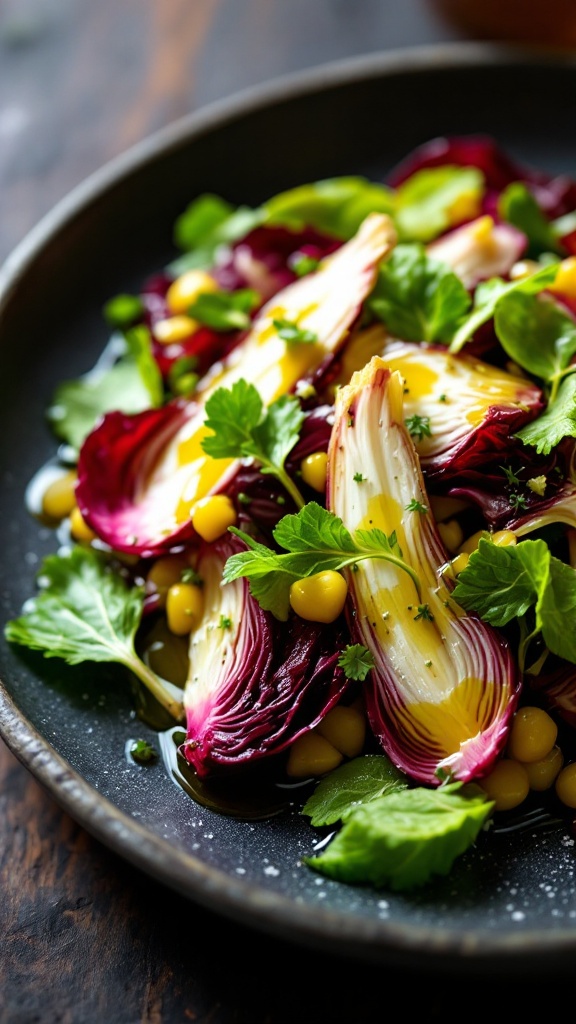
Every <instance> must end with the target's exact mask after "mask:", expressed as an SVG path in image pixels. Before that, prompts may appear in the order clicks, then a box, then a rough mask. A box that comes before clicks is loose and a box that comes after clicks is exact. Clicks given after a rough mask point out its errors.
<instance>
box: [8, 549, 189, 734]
mask: <svg viewBox="0 0 576 1024" xmlns="http://www.w3.org/2000/svg"><path fill="white" fill-rule="evenodd" d="M39 579H40V580H41V581H42V583H43V586H42V589H41V590H40V591H39V593H38V595H37V597H36V598H35V600H34V603H33V606H32V608H31V609H30V610H29V611H26V612H25V614H23V615H21V616H20V617H19V618H17V619H13V620H12V621H10V622H8V624H7V625H6V628H5V636H6V639H7V640H8V641H10V642H12V643H16V644H20V645H21V646H24V647H29V648H31V649H32V650H37V651H42V653H43V654H44V656H45V657H46V658H62V659H63V660H64V661H66V662H67V663H68V664H69V665H78V664H80V663H81V662H84V661H92V662H117V663H119V664H121V665H125V666H126V668H128V669H130V671H132V672H133V673H134V674H135V675H136V676H137V677H138V678H139V679H140V680H141V681H142V682H143V683H144V685H145V686H147V687H148V689H149V690H150V691H151V692H152V693H153V694H154V696H155V697H156V699H157V700H159V701H160V703H161V704H162V705H163V706H164V707H165V708H166V709H167V710H168V711H169V712H170V714H172V715H173V716H174V717H176V718H180V717H181V711H182V706H181V703H180V701H179V700H177V699H175V697H174V696H173V694H172V693H171V691H170V690H169V689H168V688H167V687H166V685H165V684H163V683H162V681H161V680H160V679H159V678H158V676H156V675H155V673H154V672H152V671H151V670H150V669H149V668H148V667H147V665H145V664H144V662H143V661H142V660H141V659H140V658H139V657H138V655H137V654H136V652H135V649H134V637H135V635H136V630H137V629H138V626H139V624H140V620H141V617H142V608H143V592H142V589H141V588H139V587H130V586H128V585H127V584H126V582H125V581H124V579H123V578H122V577H121V576H119V575H118V574H116V573H114V572H112V570H111V569H110V567H109V566H108V564H107V560H106V556H105V555H104V554H103V553H102V552H99V551H95V550H93V549H92V548H83V547H75V548H72V550H71V552H70V553H69V554H67V555H49V556H48V557H47V558H46V559H45V560H44V562H43V564H42V568H41V570H40V574H39Z"/></svg>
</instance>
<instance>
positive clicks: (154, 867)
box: [0, 42, 576, 971]
mask: <svg viewBox="0 0 576 1024" xmlns="http://www.w3.org/2000/svg"><path fill="white" fill-rule="evenodd" d="M510 63H518V64H528V65H530V66H534V67H536V66H550V65H552V66H554V67H564V68H569V69H573V70H575V71H576V55H575V54H572V53H564V52H562V53H561V54H558V53H557V52H555V53H552V52H550V50H549V49H547V48H541V47H534V46H523V45H522V46H521V45H508V44H498V43H483V42H480V43H478V42H450V43H443V44H438V45H437V44H432V45H427V46H411V47H404V48H399V49H396V50H390V51H386V50H384V51H378V52H375V53H371V54H365V55H359V56H354V57H347V58H341V59H338V60H332V61H329V62H326V63H323V64H320V65H317V66H315V67H312V68H307V69H303V70H299V71H293V72H290V73H288V74H284V75H281V76H277V77H275V78H272V79H269V80H267V81H264V82H262V83H258V84H257V85H253V86H250V87H248V88H245V89H243V90H241V91H238V92H236V93H234V94H232V95H230V96H225V97H223V98H221V99H218V100H216V101H214V102H212V103H210V104H207V105H205V106H203V107H200V108H198V109H195V110H193V111H191V112H190V113H188V114H186V115H184V116H182V117H180V118H178V119H176V120H175V121H173V122H171V123H169V124H167V125H165V126H164V127H163V128H160V129H158V130H156V131H155V132H153V133H151V134H150V135H148V136H146V137H145V138H143V139H141V140H140V141H139V142H137V143H135V144H133V145H132V146H130V147H129V148H127V149H126V150H125V151H123V152H121V153H120V154H118V155H117V156H116V157H113V158H112V159H111V160H109V161H107V162H106V163H105V164H104V165H103V166H101V167H100V168H98V169H96V170H95V171H94V172H93V173H92V174H90V175H89V176H88V177H86V178H84V179H83V180H82V181H81V182H80V183H79V184H77V185H76V186H75V187H74V188H72V189H71V190H70V191H69V192H68V193H67V194H66V195H65V196H64V197H63V198H62V199H60V200H59V201H58V202H57V203H56V204H55V205H54V206H53V207H52V208H51V209H50V210H49V211H48V212H47V213H46V214H45V215H44V216H43V217H42V218H41V219H40V220H39V221H38V223H37V224H36V225H35V226H34V227H33V228H32V229H31V230H30V231H29V232H28V233H27V234H26V235H25V236H24V238H23V239H22V241H21V242H19V243H18V245H17V246H16V247H15V248H14V249H13V250H12V252H11V253H10V254H9V255H8V257H7V258H6V259H5V260H4V262H3V264H2V265H1V266H0V321H1V317H2V312H3V309H4V307H5V304H6V303H7V302H8V301H9V298H10V295H11V293H12V290H13V288H14V287H15V285H16V284H17V282H18V280H19V278H20V277H21V276H22V275H23V274H25V273H26V272H27V270H28V268H29V267H30V266H32V265H33V263H34V261H35V260H36V258H38V257H39V256H41V254H42V252H43V250H44V248H45V247H46V246H47V245H48V244H50V243H52V242H53V240H54V238H55V237H56V236H57V235H58V234H59V233H60V232H62V231H63V230H65V229H66V227H67V225H68V224H69V223H70V222H71V221H72V220H73V218H74V217H75V216H76V214H77V212H78V211H80V210H83V209H85V208H86V207H87V206H89V205H90V204H91V203H92V202H95V201H97V199H98V198H99V197H100V196H101V195H104V194H105V193H106V192H107V191H108V190H109V189H110V188H113V187H114V186H115V185H117V184H118V183H120V182H121V181H123V180H124V179H126V178H129V177H130V176H131V175H133V174H137V173H138V172H139V171H140V170H141V169H142V168H143V167H144V166H145V165H146V164H147V163H149V162H152V161H153V160H154V159H156V158H157V157H159V156H161V155H162V154H164V153H168V152H170V151H172V150H177V149H178V148H179V147H182V146H184V145H188V144H190V143H191V142H193V141H194V139H195V138H198V137H200V136H201V135H202V134H203V133H205V132H207V131H213V130H215V129H217V128H219V127H222V126H224V125H225V124H226V123H227V122H231V121H235V120H237V119H238V118H241V117H242V116H246V115H249V114H250V113H253V112H255V111H257V110H259V109H265V108H267V107H270V106H274V104H275V103H277V102H279V101H281V100H291V99H295V98H298V97H299V96H305V95H308V94H311V93H314V92H318V91H323V90H325V89H327V88H332V87H335V86H338V85H342V84H344V85H345V84H347V83H352V82H358V81H361V80H362V79H368V78H371V77H374V76H378V77H382V76H387V75H394V74H396V73H398V72H402V73H431V72H434V71H435V70H438V69H446V68H459V67H462V66H468V67H469V66H471V65H472V64H476V65H477V66H478V67H493V66H498V65H503V64H510ZM0 738H1V739H2V740H3V741H4V742H5V743H6V745H7V747H8V748H9V750H11V752H12V753H13V754H14V755H15V756H16V758H17V759H18V760H19V761H20V762H21V763H22V764H23V765H24V767H25V768H27V769H28V770H29V771H30V772H31V774H32V775H33V776H34V777H35V778H36V780H37V781H38V782H39V783H40V784H41V785H42V786H43V787H44V788H45V789H46V790H47V791H48V792H49V793H50V795H51V796H52V797H53V799H54V800H55V802H56V803H57V804H58V805H59V806H60V807H61V808H62V809H63V810H64V811H65V812H66V813H68V814H70V816H71V817H72V818H74V820H75V821H76V822H77V823H78V824H80V825H81V826H82V827H83V828H85V829H86V831H88V832H89V833H90V834H91V835H92V836H94V837H95V838H96V839H98V840H99V841H100V842H102V843H103V845H105V846H106V847H107V848H108V849H110V850H112V852H113V853H115V854H116V855H118V856H120V857H122V858H123V859H124V860H125V861H128V862H130V863H132V864H133V865H134V866H135V867H137V868H138V869H139V870H141V871H142V872H143V873H144V874H148V875H150V876H151V877H153V878H154V879H155V880H156V881H159V882H161V883H162V884H164V885H166V886H167V887H168V888H170V889H172V890H175V891H176V892H178V893H179V894H180V895H182V896H184V897H186V898H188V899H190V900H192V901H194V902H197V903H198V904H200V905H201V906H203V907H204V908H205V909H207V910H208V911H211V912H213V913H216V914H220V915H223V916H227V917H229V918H230V919H232V920H235V921H236V922H237V923H238V924H240V925H245V926H247V927H252V928H254V929H256V930H259V931H260V932H264V933H268V934H271V935H275V936H277V937H278V938H280V939H283V940H286V941H291V942H293V943H296V944H300V945H308V946H313V947H314V948H316V949H319V948H322V949H324V950H325V951H326V952H331V953H336V954H345V955H348V956H352V957H354V958H357V959H362V960H366V959H374V960H379V959H381V957H382V954H383V953H386V955H387V957H388V958H389V959H388V960H387V962H388V963H390V962H391V960H390V958H391V957H396V959H397V960H398V961H399V962H402V961H404V962H407V958H408V957H409V958H410V963H411V964H412V965H414V961H415V957H418V956H419V957H420V958H421V960H422V963H421V966H422V967H423V968H428V967H430V968H433V969H434V970H438V969H439V968H442V967H444V966H447V960H446V958H447V957H450V958H453V957H455V956H456V957H459V958H460V959H461V965H466V967H468V968H471V969H474V970H476V969H478V970H481V969H483V968H484V965H485V964H486V963H487V962H489V963H490V966H491V967H494V966H495V961H494V958H502V968H503V970H506V971H509V970H510V969H511V968H512V967H514V966H515V965H516V964H518V966H521V967H522V969H524V970H525V969H526V967H527V959H526V958H527V956H529V955H530V954H533V955H534V956H535V957H536V956H537V957H538V962H539V969H540V971H545V970H546V969H547V968H550V969H554V963H553V962H552V963H550V964H547V963H546V960H547V958H548V955H551V956H552V957H554V956H557V955H558V954H559V953H564V952H566V953H573V952H574V951H575V950H576V929H575V930H574V932H573V933H561V932H554V931H550V932H545V933H542V932H540V931H538V930H533V931H523V932H519V933H517V934H516V935H515V934H513V933H510V934H505V935H502V934H499V933H496V934H494V933H493V932H488V931H482V930H480V929H477V930H476V929H475V931H474V936H475V938H474V937H473V936H472V935H471V934H470V932H469V931H467V930H464V929H447V928H443V929H441V930H438V929H434V928H433V927H432V926H422V925H407V924H405V923H399V922H397V921H391V920H381V919H368V918H364V917H360V916H359V915H355V916H353V915H347V914H343V913H340V912H338V911H331V910H327V909H325V908H322V907H318V906H315V910H314V914H313V915H310V912H309V908H307V907H306V906H305V905H301V904H299V903H298V902H296V901H294V900H291V899H289V898H287V897H285V896H282V895H281V894H277V893H271V892H269V891H267V890H265V889H263V888H261V887H259V886H257V885H254V884H252V883H248V882H245V881H243V880H241V879H235V878H233V877H232V876H231V875H230V874H228V873H226V872H225V871H221V870H219V869H216V868H213V867H210V866H209V865H206V864H205V863H203V862H202V861H201V860H199V859H198V858H196V857H195V856H194V855H193V854H191V853H187V852H185V851H183V850H181V849H179V848H177V847H175V846H173V845H171V844H170V843H169V841H168V840H165V839H163V838H161V837H160V836H157V835H155V834H154V833H153V832H151V831H150V830H149V829H148V828H146V827H145V826H143V825H141V824H140V823H138V822H136V821H135V820H134V819H133V818H132V817H131V816H130V815H129V814H127V813H125V812H124V811H122V810H120V808H118V807H116V805H115V804H113V803H112V802H111V801H110V800H109V799H108V798H107V797H104V796H103V795H102V794H101V793H99V792H98V790H97V789H96V788H95V787H94V786H93V785H91V784H90V783H89V782H88V781H87V779H86V778H85V777H84V776H83V775H82V774H81V773H79V772H77V771H76V770H75V769H74V768H72V766H71V765H70V764H69V762H68V761H66V760H65V758H63V757H62V755H60V754H59V753H58V752H57V751H56V750H55V748H54V747H52V745H51V744H50V742H49V740H48V739H46V738H45V737H44V736H43V735H42V734H41V733H40V732H39V731H38V730H37V729H36V728H35V727H34V726H33V725H32V723H31V722H30V721H29V719H28V718H27V717H26V716H25V715H24V714H23V713H22V712H21V711H20V710H19V708H18V706H17V704H16V703H15V701H14V700H13V698H12V697H11V695H10V693H9V692H8V690H7V689H6V687H5V685H4V683H3V681H2V680H1V679H0ZM450 965H451V968H452V969H453V968H454V960H453V959H451V960H450Z"/></svg>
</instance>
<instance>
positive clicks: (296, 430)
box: [202, 378, 304, 507]
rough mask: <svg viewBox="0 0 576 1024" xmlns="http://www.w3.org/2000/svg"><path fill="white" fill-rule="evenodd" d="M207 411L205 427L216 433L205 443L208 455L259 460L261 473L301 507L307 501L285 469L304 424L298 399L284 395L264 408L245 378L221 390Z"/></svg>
mask: <svg viewBox="0 0 576 1024" xmlns="http://www.w3.org/2000/svg"><path fill="white" fill-rule="evenodd" d="M205 408H206V413H207V417H206V420H205V425H206V427H207V429H208V430H211V431H213V434H212V435H208V436H207V437H205V438H204V440H203V441H202V448H203V450H204V451H205V452H206V454H207V455H211V456H212V457H213V458H214V459H241V458H252V459H255V460H256V462H259V463H260V466H261V472H262V473H269V474H272V475H273V476H275V477H277V479H278V480H280V482H281V483H282V484H283V486H284V487H285V488H286V490H287V491H288V493H289V494H290V495H291V497H292V498H293V500H294V501H295V503H296V505H297V506H298V507H301V506H302V505H303V504H304V499H303V498H302V495H301V494H300V492H299V490H298V488H297V487H296V485H295V483H294V481H293V480H292V478H291V477H290V476H289V475H288V473H287V472H286V470H285V468H284V463H285V460H286V457H287V456H288V454H289V452H290V451H291V450H292V448H293V447H294V445H295V444H296V442H297V440H298V438H299V436H300V428H301V426H302V423H303V422H304V413H303V412H302V408H301V406H300V402H299V401H298V399H297V398H296V397H295V396H294V395H282V396H281V397H280V398H278V399H276V401H275V402H272V403H271V404H270V405H269V406H268V407H267V409H264V404H263V402H262V399H261V397H260V394H259V392H258V389H257V388H256V387H254V385H253V384H249V383H248V382H247V381H246V380H244V379H243V378H241V379H240V380H237V381H235V382H234V384H233V385H232V387H231V388H217V390H216V391H214V393H213V394H212V395H210V398H209V399H208V400H207V402H206V407H205Z"/></svg>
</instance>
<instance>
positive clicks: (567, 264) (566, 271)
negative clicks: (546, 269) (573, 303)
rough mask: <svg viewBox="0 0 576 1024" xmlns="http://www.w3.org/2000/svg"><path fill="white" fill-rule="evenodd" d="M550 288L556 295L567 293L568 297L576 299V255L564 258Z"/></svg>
mask: <svg viewBox="0 0 576 1024" xmlns="http://www.w3.org/2000/svg"><path fill="white" fill-rule="evenodd" d="M548 290H549V291H551V292H554V293H555V294H556V295H565V296H566V298H568V299H576V256H568V258H567V259H565V260H562V262H561V264H560V266H559V267H558V271H557V274H556V277H555V278H554V281H553V283H552V284H550V285H548Z"/></svg>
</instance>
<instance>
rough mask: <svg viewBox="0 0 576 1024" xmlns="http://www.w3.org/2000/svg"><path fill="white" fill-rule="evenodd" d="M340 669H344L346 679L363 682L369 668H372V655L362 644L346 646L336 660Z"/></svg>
mask: <svg viewBox="0 0 576 1024" xmlns="http://www.w3.org/2000/svg"><path fill="white" fill-rule="evenodd" d="M338 664H339V666H340V668H342V669H344V675H345V676H346V678H347V679H357V680H358V681H359V682H364V680H365V679H366V676H367V675H368V673H369V671H370V669H371V668H374V655H373V654H372V651H369V650H368V648H367V647H364V645H363V644H348V646H347V647H345V648H344V650H343V651H342V654H341V655H340V657H339V658H338Z"/></svg>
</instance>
